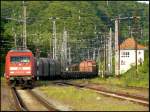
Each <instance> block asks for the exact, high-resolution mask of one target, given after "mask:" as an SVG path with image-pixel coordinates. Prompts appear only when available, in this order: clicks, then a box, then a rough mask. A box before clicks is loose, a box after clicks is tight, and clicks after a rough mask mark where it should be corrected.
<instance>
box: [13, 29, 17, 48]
mask: <svg viewBox="0 0 150 112" xmlns="http://www.w3.org/2000/svg"><path fill="white" fill-rule="evenodd" d="M12 32H13V33H14V44H15V48H17V39H16V32H15V31H14V28H13V27H12Z"/></svg>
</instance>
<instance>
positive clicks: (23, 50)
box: [9, 49, 31, 52]
mask: <svg viewBox="0 0 150 112" xmlns="http://www.w3.org/2000/svg"><path fill="white" fill-rule="evenodd" d="M9 52H31V51H30V50H29V49H12V50H10V51H9Z"/></svg>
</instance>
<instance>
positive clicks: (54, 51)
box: [49, 17, 60, 59]
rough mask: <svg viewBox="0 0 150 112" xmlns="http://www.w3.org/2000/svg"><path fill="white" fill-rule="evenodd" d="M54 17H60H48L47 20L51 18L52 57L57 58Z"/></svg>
mask: <svg viewBox="0 0 150 112" xmlns="http://www.w3.org/2000/svg"><path fill="white" fill-rule="evenodd" d="M56 19H60V18H56V17H51V18H49V20H52V23H53V37H52V43H53V59H57V47H56V44H57V38H56Z"/></svg>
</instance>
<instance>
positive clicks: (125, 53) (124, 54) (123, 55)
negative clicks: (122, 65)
mask: <svg viewBox="0 0 150 112" xmlns="http://www.w3.org/2000/svg"><path fill="white" fill-rule="evenodd" d="M129 55H130V53H129V52H122V54H121V57H129Z"/></svg>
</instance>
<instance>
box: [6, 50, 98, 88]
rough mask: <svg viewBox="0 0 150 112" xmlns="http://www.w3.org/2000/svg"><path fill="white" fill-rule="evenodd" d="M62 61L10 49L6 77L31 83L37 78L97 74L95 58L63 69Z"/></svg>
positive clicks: (20, 82) (84, 76) (14, 81)
mask: <svg viewBox="0 0 150 112" xmlns="http://www.w3.org/2000/svg"><path fill="white" fill-rule="evenodd" d="M61 68H62V67H61V63H60V62H59V61H57V60H54V59H51V58H35V57H34V56H33V54H32V52H31V51H30V50H27V49H26V50H10V51H9V52H8V54H7V56H6V63H5V77H6V79H7V80H8V81H9V82H10V83H15V84H17V83H19V84H29V85H31V84H32V83H33V82H34V80H35V79H38V80H40V79H48V80H49V79H60V78H61V79H69V78H87V77H93V76H97V74H98V69H97V65H96V62H95V61H93V60H84V61H81V62H80V63H79V64H73V65H71V66H69V67H68V71H64V70H62V69H61Z"/></svg>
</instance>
